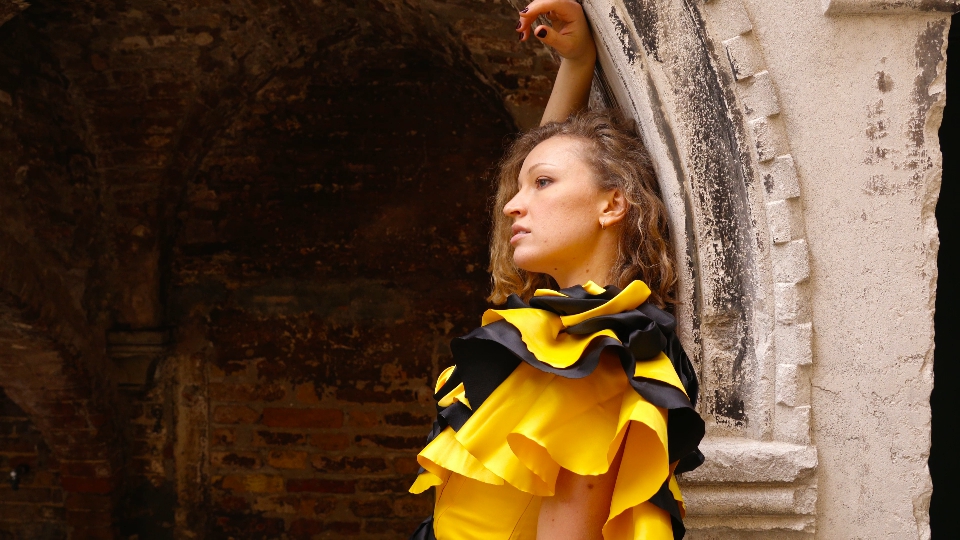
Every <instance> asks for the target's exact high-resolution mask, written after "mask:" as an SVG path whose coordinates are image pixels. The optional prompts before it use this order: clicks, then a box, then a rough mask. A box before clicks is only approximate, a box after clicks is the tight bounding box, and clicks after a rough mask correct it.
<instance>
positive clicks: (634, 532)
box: [410, 357, 679, 540]
mask: <svg viewBox="0 0 960 540" xmlns="http://www.w3.org/2000/svg"><path fill="white" fill-rule="evenodd" d="M664 361H666V364H667V366H670V362H669V360H668V359H666V357H664ZM657 371H659V370H656V369H652V370H650V373H655V372H657ZM670 373H673V370H672V367H671V368H670ZM673 377H674V378H675V377H676V374H675V373H674V374H673ZM665 382H668V383H670V384H673V381H665ZM678 382H679V381H678ZM621 444H623V445H624V456H623V460H622V462H621V465H620V469H619V472H618V476H617V480H616V487H615V489H614V493H613V498H612V500H611V504H610V515H609V518H608V521H607V524H606V525H605V527H604V538H605V539H606V540H620V539H627V538H629V539H634V538H648V539H653V538H664V539H669V538H672V537H673V536H672V532H671V531H672V528H671V526H670V518H669V516H668V515H667V514H666V513H665V512H664V511H663V510H661V509H660V508H657V507H655V506H653V505H652V504H650V503H647V502H646V501H647V500H648V499H650V497H652V496H653V495H654V494H655V493H656V492H657V491H658V490H659V489H660V487H661V486H662V485H663V483H664V481H666V480H667V479H668V478H669V477H671V470H672V469H671V466H670V463H669V462H668V454H667V419H666V411H665V410H664V409H660V408H658V407H655V406H653V405H651V404H650V403H648V402H647V401H646V400H644V399H643V398H642V397H641V396H640V395H639V394H637V393H636V392H635V391H634V390H633V389H632V388H631V387H630V386H629V384H628V382H627V379H626V375H625V374H624V373H623V368H622V366H621V365H620V364H619V362H617V361H616V360H613V359H603V360H602V361H601V362H600V364H599V365H598V366H597V369H596V370H595V371H594V373H592V374H591V375H589V376H587V377H585V378H583V379H567V378H563V377H559V376H556V375H552V374H549V373H545V372H543V371H540V370H538V369H536V368H534V367H531V366H529V365H527V364H525V363H522V364H520V366H519V367H518V368H517V369H516V371H514V372H513V374H511V375H510V377H508V378H507V379H506V380H505V381H504V382H503V383H502V384H501V385H500V386H499V387H497V389H496V390H494V391H493V393H492V394H490V396H489V397H488V398H487V399H486V401H484V403H483V405H482V406H480V407H478V408H477V410H476V411H474V413H473V415H472V416H471V417H470V419H469V420H468V421H467V422H466V423H465V424H464V425H463V427H461V428H460V430H459V431H457V432H455V431H453V429H451V428H449V427H448V428H447V429H445V430H444V431H442V432H441V433H440V435H439V436H437V437H436V438H435V439H434V440H433V441H431V442H430V444H428V445H427V446H426V447H425V448H424V449H423V451H422V452H420V454H419V456H418V457H417V459H418V461H419V462H420V465H421V466H422V467H423V468H424V469H426V471H427V472H425V473H422V474H421V475H420V477H418V479H417V482H416V483H415V484H414V486H413V487H412V488H411V490H410V491H411V492H414V493H419V492H422V491H424V490H425V489H427V488H428V487H430V486H434V485H436V486H440V485H442V484H443V483H444V482H446V481H447V480H448V479H449V478H450V475H451V474H456V475H461V476H464V477H467V478H469V479H471V480H474V481H476V482H480V483H483V484H488V485H491V486H493V485H504V484H506V486H504V487H505V488H508V489H509V491H513V490H516V491H518V492H523V493H526V494H530V495H534V496H537V497H544V496H551V495H553V494H554V489H555V486H556V479H557V474H558V473H559V471H560V469H561V468H564V469H567V470H569V471H571V472H574V473H576V474H579V475H599V474H603V473H605V472H607V471H608V470H609V467H610V463H611V462H612V461H613V459H614V457H615V456H616V454H617V451H618V450H619V448H620V446H621ZM461 491H462V489H458V490H457V492H458V498H459V499H460V500H462V501H465V502H464V503H463V504H472V503H470V502H469V501H470V497H468V496H466V495H465V494H463V493H461ZM677 493H679V492H678V491H677ZM443 497H445V496H442V497H441V498H443ZM438 504H439V503H438ZM448 505H449V504H448ZM438 508H439V506H438ZM490 510H493V509H490ZM472 512H477V513H480V514H482V515H487V516H491V517H492V518H494V519H495V518H496V516H497V515H498V514H496V513H494V514H487V513H486V512H487V509H484V508H472ZM455 515H458V514H457V512H453V513H452V514H449V516H448V518H446V519H447V520H448V521H449V519H451V516H455ZM446 526H447V527H451V525H450V524H449V522H448V523H447V525H446ZM459 526H460V527H461V528H462V527H463V526H464V525H463V524H460V525H459ZM534 527H535V522H534ZM451 529H456V527H451ZM661 533H662V534H661Z"/></svg>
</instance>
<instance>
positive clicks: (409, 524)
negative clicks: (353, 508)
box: [363, 519, 422, 538]
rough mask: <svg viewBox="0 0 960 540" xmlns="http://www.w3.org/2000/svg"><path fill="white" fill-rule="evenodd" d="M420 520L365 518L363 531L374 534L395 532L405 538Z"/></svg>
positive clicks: (415, 528) (417, 525)
mask: <svg viewBox="0 0 960 540" xmlns="http://www.w3.org/2000/svg"><path fill="white" fill-rule="evenodd" d="M421 521H422V520H420V519H390V520H381V519H365V520H363V532H365V533H367V534H376V535H384V534H386V533H396V534H397V535H398V536H399V537H401V538H405V537H407V536H409V535H410V534H411V533H412V532H413V531H415V530H417V527H419V526H420V522H421Z"/></svg>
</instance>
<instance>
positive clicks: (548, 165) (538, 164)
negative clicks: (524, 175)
mask: <svg viewBox="0 0 960 540" xmlns="http://www.w3.org/2000/svg"><path fill="white" fill-rule="evenodd" d="M537 167H556V165H554V164H553V163H547V162H540V163H534V164H533V166H532V167H530V168H529V169H527V172H528V173H529V172H533V170H534V169H536V168H537Z"/></svg>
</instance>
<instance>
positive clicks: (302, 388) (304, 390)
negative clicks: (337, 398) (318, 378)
mask: <svg viewBox="0 0 960 540" xmlns="http://www.w3.org/2000/svg"><path fill="white" fill-rule="evenodd" d="M294 395H295V396H296V398H297V403H302V404H304V405H314V404H317V403H320V398H319V397H318V396H317V389H316V387H315V386H314V384H313V383H312V382H308V383H304V384H301V385H298V386H297V388H296V390H295V391H294Z"/></svg>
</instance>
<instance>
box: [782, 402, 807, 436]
mask: <svg viewBox="0 0 960 540" xmlns="http://www.w3.org/2000/svg"><path fill="white" fill-rule="evenodd" d="M773 437H774V438H775V439H776V440H778V441H785V442H791V443H794V444H804V445H806V444H810V406H809V405H801V406H799V407H790V406H788V405H780V404H777V412H776V421H775V422H774V424H773Z"/></svg>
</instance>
